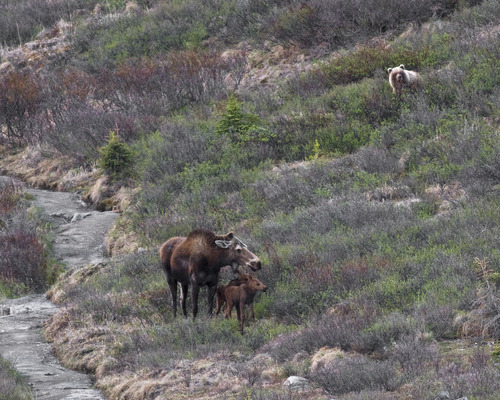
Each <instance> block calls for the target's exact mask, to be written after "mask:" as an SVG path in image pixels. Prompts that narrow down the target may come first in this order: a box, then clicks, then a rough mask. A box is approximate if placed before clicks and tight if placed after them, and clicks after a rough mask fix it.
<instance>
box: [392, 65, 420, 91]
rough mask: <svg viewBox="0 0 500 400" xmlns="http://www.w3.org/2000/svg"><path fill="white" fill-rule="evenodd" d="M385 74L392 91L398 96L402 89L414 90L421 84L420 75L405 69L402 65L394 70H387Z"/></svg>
mask: <svg viewBox="0 0 500 400" xmlns="http://www.w3.org/2000/svg"><path fill="white" fill-rule="evenodd" d="M387 72H388V73H389V83H390V84H391V87H392V91H393V92H394V93H396V94H398V95H401V93H402V91H403V89H416V88H418V87H419V86H420V85H421V84H422V78H421V77H420V75H419V74H418V73H417V72H415V71H409V70H407V69H405V66H404V65H403V64H401V65H400V66H399V67H396V68H388V69H387Z"/></svg>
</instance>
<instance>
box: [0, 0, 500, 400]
mask: <svg viewBox="0 0 500 400" xmlns="http://www.w3.org/2000/svg"><path fill="white" fill-rule="evenodd" d="M35 3H36V2H35V0H23V1H18V2H16V3H15V4H13V3H12V2H8V1H0V7H1V8H0V10H3V11H4V12H3V13H0V25H1V26H2V27H5V28H4V29H3V30H2V31H1V32H0V43H3V47H2V49H1V53H0V55H1V59H0V127H1V136H0V145H1V146H2V147H1V148H0V150H1V152H0V154H1V155H0V173H1V174H7V175H17V176H20V177H21V178H22V179H24V180H26V181H27V182H30V183H32V184H34V185H37V186H41V187H46V188H52V189H56V188H57V189H59V190H73V191H79V192H80V193H82V194H83V195H84V198H85V199H86V200H87V201H91V202H93V203H94V204H95V205H96V206H97V207H98V208H99V209H103V210H104V209H108V210H109V209H112V208H114V209H115V210H120V211H121V215H120V218H119V220H118V222H117V224H116V225H115V227H114V229H113V230H112V231H111V232H110V234H109V235H108V239H107V243H108V251H109V252H110V253H111V254H113V255H115V256H116V257H115V258H114V259H113V260H112V261H110V262H109V263H105V264H101V265H99V266H97V267H95V266H88V267H86V268H83V269H82V270H78V271H73V270H72V271H69V272H67V273H65V274H63V275H61V277H60V279H59V281H58V283H57V284H56V285H54V286H53V287H52V288H51V290H50V291H49V294H50V296H51V298H52V300H53V301H55V302H57V303H59V304H60V305H62V306H63V308H62V310H61V312H60V313H59V314H58V315H56V316H55V317H54V318H53V319H52V320H51V321H50V322H49V323H48V324H47V326H46V330H45V332H46V335H47V337H48V338H49V340H51V341H53V344H54V347H55V349H56V352H57V354H58V357H59V358H60V359H61V360H63V362H64V363H65V364H66V365H68V366H70V367H72V368H75V369H79V370H82V371H85V372H88V373H91V374H94V375H95V377H96V385H97V386H98V387H99V388H100V389H102V390H103V392H104V393H106V395H107V396H108V398H109V399H125V398H126V399H146V398H151V399H162V398H169V399H171V398H172V399H183V398H185V399H194V398H200V399H202V398H209V397H211V398H214V397H215V398H220V399H233V398H234V399H301V398H304V397H305V396H307V397H310V398H315V399H330V398H332V397H335V398H338V399H349V400H357V399H381V400H382V399H384V400H385V399H429V400H433V399H435V398H443V399H444V398H449V399H458V398H464V397H467V398H468V399H469V400H471V399H476V400H477V399H481V400H483V399H484V400H487V399H491V400H492V399H497V398H498V397H499V396H500V384H499V382H500V380H499V379H498V378H499V376H498V375H499V370H498V362H499V359H498V357H499V352H500V348H499V343H498V340H499V339H500V323H499V321H500V318H499V315H500V292H499V290H500V243H499V240H498V238H499V237H500V224H499V221H500V200H499V199H500V196H499V195H500V192H499V191H500V156H499V154H500V128H499V126H500V125H499V121H500V113H499V104H500V61H499V60H500V40H499V39H500V3H499V2H498V1H496V0H495V1H493V0H484V1H477V0H476V1H474V0H470V1H460V2H457V1H453V0H450V1H439V2H438V1H431V0H424V1H419V2H407V3H405V4H401V2H396V1H394V0H388V1H381V0H373V1H352V0H350V1H347V0H331V1H322V0H308V1H302V2H299V1H294V0H271V1H263V0H257V1H232V0H221V1H215V0H210V1H204V2H201V4H200V2H196V1H194V0H193V1H189V0H174V1H171V0H148V1H146V0H144V1H143V0H141V1H138V2H136V3H133V2H128V3H125V2H123V1H120V0H116V1H110V2H107V3H106V6H101V5H99V4H98V3H97V1H93V0H79V1H72V2H67V1H62V0H61V1H51V2H47V3H45V2H43V1H41V2H40V1H39V2H38V3H43V4H44V6H43V7H33V5H34V4H35ZM38 3H37V4H38ZM35 10H36V11H35ZM40 32H41V33H40ZM19 42H21V43H22V44H23V45H22V46H18V45H19ZM400 64H404V65H405V66H406V68H407V69H409V70H414V71H418V73H419V74H420V75H421V77H422V81H423V85H422V86H421V87H420V88H419V89H417V90H414V91H404V92H403V93H402V94H401V95H400V96H399V95H397V94H394V93H393V92H392V90H391V86H390V85H389V82H388V79H387V68H389V67H396V66H399V65H400ZM197 227H204V228H208V229H211V230H213V231H215V232H218V233H220V234H223V233H226V232H229V231H233V232H235V234H236V235H237V236H238V237H239V238H241V239H242V240H243V241H244V242H245V243H246V244H247V245H248V247H249V248H250V249H251V250H252V251H253V252H254V253H255V254H257V255H258V256H259V258H260V259H261V261H262V263H263V268H262V269H261V270H260V271H258V272H256V273H255V275H256V276H257V277H258V278H259V279H260V280H261V281H262V282H263V283H265V284H266V285H267V286H268V287H269V290H268V291H267V292H266V293H264V294H259V295H258V296H257V299H256V304H255V317H256V320H255V322H251V323H250V324H249V326H248V328H245V335H244V336H242V335H241V334H240V333H239V332H238V329H237V322H236V320H235V319H232V320H224V319H223V318H222V317H219V318H217V317H207V316H205V315H206V314H207V309H206V307H207V306H206V304H205V301H203V300H204V297H205V295H204V290H202V296H201V298H202V301H200V307H201V311H200V315H199V317H198V318H197V319H196V320H195V321H192V319H190V318H189V319H183V318H177V319H174V318H173V316H172V303H171V299H170V293H169V290H168V285H167V282H166V279H165V276H164V274H163V272H162V271H161V269H160V266H159V259H158V248H159V246H160V245H161V244H162V243H163V242H164V241H165V240H167V239H168V238H170V237H173V236H186V235H187V234H188V233H189V232H190V231H191V230H193V229H194V228H197ZM2 229H4V226H2V225H1V224H0V239H1V237H2V234H3V233H2V232H3V231H2ZM0 243H2V242H1V241H0ZM138 250H140V251H138ZM223 271H224V273H223V274H222V280H223V281H227V280H229V279H230V278H231V276H230V274H229V272H227V271H225V270H223ZM4 284H5V283H4ZM0 288H1V286H0ZM190 301H191V299H190V297H189V298H188V309H189V310H190V308H191V306H190ZM292 375H298V376H301V377H304V378H307V380H308V386H307V387H306V388H303V390H304V391H301V392H297V391H289V390H287V389H285V388H283V382H284V381H285V380H286V379H287V377H289V376H292ZM445 392H446V393H447V396H448V397H446V395H445ZM439 396H442V397H439Z"/></svg>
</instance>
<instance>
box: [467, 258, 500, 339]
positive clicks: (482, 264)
mask: <svg viewBox="0 0 500 400" xmlns="http://www.w3.org/2000/svg"><path fill="white" fill-rule="evenodd" d="M474 264H475V266H476V271H477V274H478V279H479V283H478V285H477V289H476V299H475V300H474V302H473V305H472V311H471V312H470V313H469V315H468V316H467V318H466V319H465V321H463V322H462V326H461V327H460V331H461V332H462V334H463V335H464V336H482V337H483V338H493V339H496V340H498V339H500V292H499V290H498V289H497V286H498V283H499V282H500V274H499V273H498V272H495V271H494V270H493V269H490V267H489V265H488V264H489V263H488V261H487V260H486V258H483V259H479V258H477V257H476V258H475V259H474Z"/></svg>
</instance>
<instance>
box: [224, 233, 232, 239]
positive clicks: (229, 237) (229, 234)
mask: <svg viewBox="0 0 500 400" xmlns="http://www.w3.org/2000/svg"><path fill="white" fill-rule="evenodd" d="M233 237H234V233H233V232H229V233H228V234H227V235H226V237H225V238H224V239H226V240H229V241H231V240H233Z"/></svg>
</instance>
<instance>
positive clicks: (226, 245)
mask: <svg viewBox="0 0 500 400" xmlns="http://www.w3.org/2000/svg"><path fill="white" fill-rule="evenodd" d="M215 244H216V245H217V246H218V247H220V248H221V249H228V248H229V247H231V241H230V240H216V241H215Z"/></svg>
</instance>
